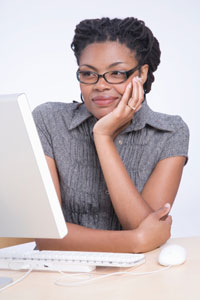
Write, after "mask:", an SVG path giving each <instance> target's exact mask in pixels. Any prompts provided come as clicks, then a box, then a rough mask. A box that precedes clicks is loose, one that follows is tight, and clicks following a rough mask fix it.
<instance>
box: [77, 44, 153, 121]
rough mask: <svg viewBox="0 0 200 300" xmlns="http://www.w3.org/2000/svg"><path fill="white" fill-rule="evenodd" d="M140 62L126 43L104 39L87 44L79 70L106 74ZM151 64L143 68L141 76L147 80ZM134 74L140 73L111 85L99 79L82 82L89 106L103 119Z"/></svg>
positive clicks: (84, 95) (129, 67) (130, 67)
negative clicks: (95, 81)
mask: <svg viewBox="0 0 200 300" xmlns="http://www.w3.org/2000/svg"><path fill="white" fill-rule="evenodd" d="M137 65H138V61H137V60H136V58H135V54H134V52H133V51H131V50H130V49H129V48H128V47H126V45H124V44H120V43H118V42H111V41H107V42H102V43H93V44H90V45H88V46H87V47H86V48H85V49H84V50H83V51H82V53H81V56H80V64H79V69H80V71H91V72H96V73H98V74H104V73H105V72H108V71H128V70H130V69H133V68H134V67H136V66H137ZM147 72H148V66H147V65H144V66H143V67H142V68H141V72H140V77H142V80H143V83H144V82H145V81H146V78H147ZM134 76H139V71H138V70H137V71H135V72H134V73H133V74H132V75H131V76H130V77H129V78H128V79H127V80H126V81H125V82H123V83H120V84H109V83H107V82H106V81H105V79H104V78H102V77H101V78H100V79H99V81H98V82H97V83H95V84H83V83H80V88H81V93H82V96H83V99H84V102H85V105H86V107H87V109H88V110H89V111H90V112H91V113H92V114H93V115H94V116H95V117H96V118H97V119H100V118H102V117H103V116H105V115H106V114H108V113H110V112H111V111H113V109H114V108H115V107H116V106H117V105H118V103H119V101H120V100H121V98H122V96H123V93H124V91H125V88H126V86H127V85H128V83H129V82H130V81H131V80H132V79H133V77H134Z"/></svg>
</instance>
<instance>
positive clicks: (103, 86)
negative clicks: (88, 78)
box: [94, 77, 110, 90]
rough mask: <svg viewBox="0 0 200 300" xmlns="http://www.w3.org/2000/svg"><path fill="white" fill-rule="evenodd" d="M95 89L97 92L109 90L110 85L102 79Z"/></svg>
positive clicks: (95, 85)
mask: <svg viewBox="0 0 200 300" xmlns="http://www.w3.org/2000/svg"><path fill="white" fill-rule="evenodd" d="M94 88H95V89H97V90H109V89H110V84H109V83H107V82H106V81H105V79H104V78H103V77H100V78H99V80H98V81H97V83H95V84H94Z"/></svg>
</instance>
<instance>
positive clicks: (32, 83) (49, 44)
mask: <svg viewBox="0 0 200 300" xmlns="http://www.w3.org/2000/svg"><path fill="white" fill-rule="evenodd" d="M104 16H108V17H120V18H124V17H127V16H134V17H137V18H139V19H142V20H144V21H145V23H146V25H147V26H149V27H150V29H151V30H152V31H153V33H154V35H155V36H156V37H157V38H158V40H159V42H160V46H161V50H162V56H161V60H162V61H161V65H160V66H159V69H158V71H157V72H156V73H155V76H156V82H155V83H154V84H153V87H152V91H151V93H150V94H149V95H148V98H147V100H148V104H149V105H150V106H151V108H153V109H154V110H157V111H160V112H165V113H169V114H178V115H181V116H182V118H183V119H184V120H185V122H186V123H187V124H188V126H189V128H190V132H191V138H190V149H189V162H188V164H187V165H186V167H185V169H184V174H183V178H182V182H181V186H180V189H179V192H178V195H177V198H176V201H175V204H174V206H173V209H172V212H171V213H172V216H173V228H172V236H173V237H179V236H194V235H200V217H199V211H200V203H199V202H200V193H199V184H200V183H199V177H200V176H199V167H200V159H199V146H200V142H199V137H200V136H199V129H198V127H199V114H200V104H199V102H200V99H199V86H200V81H199V72H200V58H199V56H200V4H199V1H198V0H190V1H183V0H168V1H160V0H151V1H150V0H146V1H145V0H143V1H142V0H141V1H138V0H137V1H136V0H132V1H131V0H119V1H117V0H115V1H109V0H98V1H97V0H93V1H89V0H80V1H77V0H73V1H67V0H65V1H64V0H57V1H56V0H55V1H52V0H34V1H30V0H0V94H7V93H20V92H25V93H26V94H27V96H28V99H29V102H30V106H31V108H32V109H33V108H34V107H35V106H37V105H38V104H40V103H43V102H46V101H66V102H71V101H72V100H74V99H76V100H78V101H79V87H78V83H77V82H76V77H75V71H76V69H77V65H76V61H75V58H74V55H73V52H72V50H71V48H70V44H71V41H72V38H73V34H74V28H75V25H76V24H77V23H79V22H80V21H81V20H83V19H86V18H96V17H104Z"/></svg>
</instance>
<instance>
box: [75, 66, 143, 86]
mask: <svg viewBox="0 0 200 300" xmlns="http://www.w3.org/2000/svg"><path fill="white" fill-rule="evenodd" d="M141 67H142V65H140V64H139V65H137V66H136V67H134V68H133V69H130V70H128V71H118V70H113V71H108V72H105V73H104V74H98V73H96V72H92V71H89V72H91V73H92V74H95V75H97V80H96V81H95V82H91V83H90V82H88V83H87V82H83V81H81V80H80V78H79V74H80V73H81V72H82V73H83V72H86V71H80V70H79V69H78V70H77V71H76V77H77V79H78V81H79V82H80V83H83V84H96V83H97V82H98V81H99V79H100V78H103V79H104V80H105V81H106V82H107V83H109V84H121V83H123V82H125V81H126V80H127V79H128V78H129V77H130V76H131V75H132V74H133V73H134V72H135V71H137V70H138V69H140V68H141ZM114 71H115V72H116V71H117V72H119V73H122V74H125V75H126V78H125V79H124V80H123V81H120V82H117V83H116V82H109V81H108V80H107V79H106V74H108V73H110V72H114Z"/></svg>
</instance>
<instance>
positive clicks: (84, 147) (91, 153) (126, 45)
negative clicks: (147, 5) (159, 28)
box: [33, 18, 189, 252]
mask: <svg viewBox="0 0 200 300" xmlns="http://www.w3.org/2000/svg"><path fill="white" fill-rule="evenodd" d="M72 49H73V51H74V53H75V56H76V59H77V63H78V66H79V68H78V71H77V79H78V80H79V82H80V89H81V98H82V101H83V103H82V104H80V103H58V102H56V103H46V104H43V105H40V106H39V107H37V108H36V109H35V110H34V112H33V116H34V118H35V122H36V125H37V128H38V132H39V135H40V138H41V142H42V145H43V148H44V152H45V155H46V159H47V162H48V165H49V169H50V171H51V175H52V178H53V182H54V185H55V188H56V191H57V194H58V197H59V199H60V202H61V205H62V209H63V213H64V215H65V219H66V222H67V225H68V229H69V233H68V235H67V236H66V237H65V238H64V239H63V240H42V239H39V240H37V246H38V248H39V249H51V250H57V249H58V250H82V251H111V252H145V251H149V250H152V249H154V248H156V247H158V246H160V245H162V244H163V243H164V242H165V241H166V240H167V239H168V238H169V237H170V229H171V217H170V216H168V213H169V210H170V207H171V205H172V204H173V201H174V199H175V196H176V193H177V190H178V186H179V183H180V179H181V175H182V170H183V167H184V165H185V163H186V160H187V151H188V139H189V133H188V128H187V126H186V124H185V123H184V122H183V121H182V119H181V118H180V117H178V116H169V115H165V114H161V113H156V112H153V111H152V110H151V109H150V108H149V106H148V105H147V103H146V99H145V98H146V97H145V95H146V94H147V93H148V92H149V91H150V90H151V84H152V82H153V81H154V75H153V72H154V71H155V70H156V69H157V66H158V65H159V63H160V49H159V43H158V41H157V39H156V38H155V37H154V36H153V34H152V32H151V31H150V30H149V29H148V28H147V27H146V26H145V24H144V22H143V21H139V20H137V19H135V18H126V19H122V20H121V19H112V20H110V19H109V18H102V19H94V20H84V21H82V22H80V24H78V25H77V27H76V30H75V36H74V39H73V42H72Z"/></svg>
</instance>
